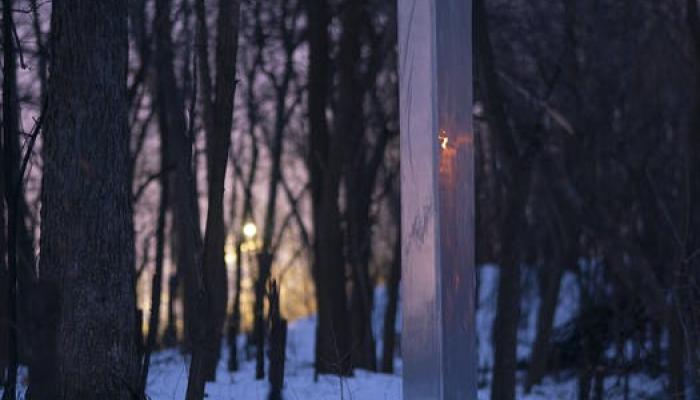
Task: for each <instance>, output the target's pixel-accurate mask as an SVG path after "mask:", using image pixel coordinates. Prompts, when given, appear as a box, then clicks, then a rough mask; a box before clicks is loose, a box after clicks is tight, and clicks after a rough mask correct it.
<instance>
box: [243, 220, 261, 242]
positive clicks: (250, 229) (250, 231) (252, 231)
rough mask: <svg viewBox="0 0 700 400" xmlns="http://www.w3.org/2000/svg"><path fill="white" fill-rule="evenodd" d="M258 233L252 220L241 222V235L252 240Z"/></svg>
mask: <svg viewBox="0 0 700 400" xmlns="http://www.w3.org/2000/svg"><path fill="white" fill-rule="evenodd" d="M257 233H258V227H257V226H255V223H254V222H250V221H249V222H246V223H245V224H243V236H245V237H246V239H248V240H252V239H253V238H254V237H255V235H257Z"/></svg>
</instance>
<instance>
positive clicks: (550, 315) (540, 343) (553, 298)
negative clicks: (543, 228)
mask: <svg viewBox="0 0 700 400" xmlns="http://www.w3.org/2000/svg"><path fill="white" fill-rule="evenodd" d="M557 263H558V261H555V263H549V268H546V269H545V271H544V273H545V277H544V279H543V280H542V281H543V287H542V291H541V299H542V300H541V302H540V306H539V312H538V313H537V334H536V337H535V344H534V345H533V347H532V356H531V357H530V368H529V370H528V372H527V380H526V382H525V391H526V392H529V391H530V389H531V388H532V387H533V386H534V385H537V384H538V383H540V382H541V381H542V378H543V377H544V374H545V372H546V368H547V359H548V357H549V338H550V336H551V333H552V323H553V321H554V312H555V311H556V309H557V302H558V300H559V288H560V287H561V278H562V273H563V271H564V269H563V266H562V265H558V264H557Z"/></svg>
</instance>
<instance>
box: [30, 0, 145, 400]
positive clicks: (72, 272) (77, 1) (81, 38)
mask: <svg viewBox="0 0 700 400" xmlns="http://www.w3.org/2000/svg"><path fill="white" fill-rule="evenodd" d="M51 25H52V35H51V39H50V40H51V48H52V49H53V51H52V52H51V59H50V65H51V75H50V77H49V91H48V99H49V100H48V104H49V109H48V115H47V121H46V132H45V140H44V157H45V168H44V175H43V190H42V211H41V232H42V237H41V254H42V257H41V262H40V269H41V277H42V280H45V281H46V282H47V283H48V284H50V285H52V286H54V287H56V288H57V289H58V291H59V293H60V295H59V299H58V300H57V301H58V302H60V303H61V305H62V307H61V309H60V314H59V315H60V317H59V319H58V326H57V329H56V330H55V331H54V332H53V333H54V336H53V339H54V340H55V342H54V346H57V345H58V344H59V343H60V346H61V351H60V352H57V357H56V359H55V362H56V364H55V365H52V368H53V374H54V378H53V379H51V380H49V381H48V382H44V387H40V388H38V389H40V390H38V391H37V392H35V393H34V396H36V398H40V399H44V398H45V399H49V398H50V399H75V398H112V399H130V398H132V397H133V394H134V390H136V387H137V376H138V374H137V372H138V368H137V365H138V364H137V359H136V347H135V343H134V332H135V330H136V326H135V323H136V321H135V313H134V310H135V293H134V288H133V274H134V270H133V265H134V243H133V222H132V209H131V188H130V185H129V171H128V165H129V163H128V159H129V136H128V120H127V106H128V102H127V91H126V79H127V71H126V65H127V62H126V61H127V40H128V38H127V36H128V34H127V10H126V8H125V7H123V5H122V4H121V3H120V2H117V1H103V2H92V1H83V0H71V1H65V2H60V3H55V4H53V11H52V20H51ZM59 32H60V34H59ZM96 87H99V88H100V90H98V91H96V90H95V88H96ZM105 220H107V221H109V223H108V224H105V223H104V221H105ZM86 343H88V344H89V345H86Z"/></svg>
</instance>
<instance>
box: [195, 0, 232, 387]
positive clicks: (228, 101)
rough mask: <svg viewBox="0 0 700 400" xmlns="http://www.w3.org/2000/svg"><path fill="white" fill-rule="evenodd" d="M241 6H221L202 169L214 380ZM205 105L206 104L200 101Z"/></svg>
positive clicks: (209, 359) (225, 0)
mask: <svg viewBox="0 0 700 400" xmlns="http://www.w3.org/2000/svg"><path fill="white" fill-rule="evenodd" d="M239 15H240V1H230V0H220V1H219V14H218V18H217V41H216V89H215V90H216V94H215V96H216V98H215V99H214V102H213V107H211V109H213V115H212V116H211V117H212V118H213V126H211V129H210V130H208V131H207V167H208V171H209V174H208V181H209V206H208V209H207V226H206V234H205V240H204V264H203V266H204V280H205V286H206V288H207V294H208V296H209V306H210V307H211V315H210V320H209V321H208V324H207V338H208V340H207V356H206V360H205V375H206V379H207V380H208V381H213V380H215V379H216V366H217V364H218V362H219V357H220V351H221V334H222V333H223V327H224V320H225V319H226V301H227V299H228V284H227V281H226V263H225V260H224V247H225V244H226V229H225V227H224V203H223V200H224V180H225V178H226V166H227V165H228V154H229V145H230V143H231V126H232V124H233V100H234V94H235V89H236V58H237V53H238V25H239V24H238V19H239ZM204 101H205V102H210V101H211V99H206V98H205V99H204Z"/></svg>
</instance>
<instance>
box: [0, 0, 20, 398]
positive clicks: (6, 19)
mask: <svg viewBox="0 0 700 400" xmlns="http://www.w3.org/2000/svg"><path fill="white" fill-rule="evenodd" d="M12 4H13V2H12V0H3V2H2V22H3V29H2V37H3V80H2V89H3V92H2V129H3V137H4V143H3V169H4V183H5V190H4V193H5V204H6V206H7V248H6V250H7V280H6V284H7V286H6V292H5V294H6V302H7V303H6V306H7V315H8V317H9V318H8V324H7V325H8V327H9V329H8V341H7V355H8V365H7V382H6V385H5V391H4V393H3V399H10V400H14V399H15V397H16V385H17V364H18V349H17V232H18V218H17V217H18V215H17V214H18V213H17V198H18V196H17V193H15V191H16V190H17V188H16V185H15V184H16V182H17V180H18V176H17V173H16V172H17V169H16V167H15V163H16V161H15V157H16V155H15V149H16V148H17V147H18V145H17V142H18V141H19V130H18V127H19V106H18V99H17V59H16V54H15V41H14V35H13V30H14V22H13V19H12Z"/></svg>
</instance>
